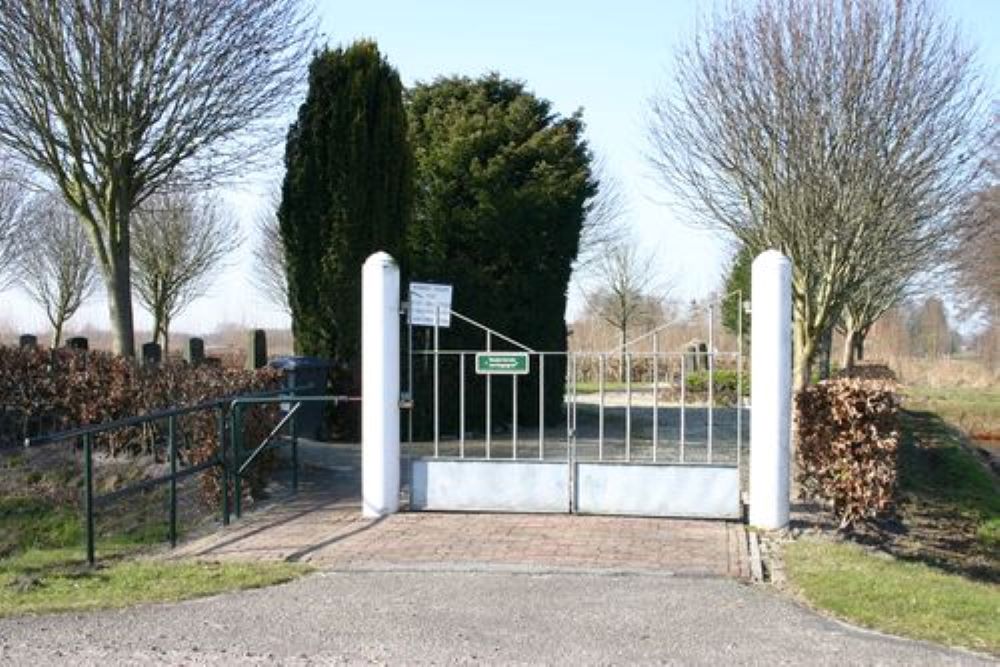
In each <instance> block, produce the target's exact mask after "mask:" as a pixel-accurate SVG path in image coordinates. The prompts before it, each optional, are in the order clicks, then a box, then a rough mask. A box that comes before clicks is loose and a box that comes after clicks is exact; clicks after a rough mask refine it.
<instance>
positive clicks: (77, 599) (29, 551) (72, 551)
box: [0, 497, 309, 617]
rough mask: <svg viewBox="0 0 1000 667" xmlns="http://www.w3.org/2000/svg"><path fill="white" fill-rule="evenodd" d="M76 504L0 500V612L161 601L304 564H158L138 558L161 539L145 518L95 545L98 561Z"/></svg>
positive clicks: (280, 575)
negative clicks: (90, 552) (87, 549)
mask: <svg viewBox="0 0 1000 667" xmlns="http://www.w3.org/2000/svg"><path fill="white" fill-rule="evenodd" d="M81 523H82V522H81V519H80V515H79V512H78V510H76V509H75V508H66V507H58V506H55V505H52V504H51V503H49V502H47V501H45V500H41V499H33V498H17V497H15V498H2V499H0V549H2V551H0V555H2V556H4V557H3V558H0V617H3V616H10V615H15V614H23V613H41V612H54V611H70V610H85V609H103V608H116V607H125V606H128V605H132V604H138V603H143V602H167V601H174V600H182V599H187V598H193V597H200V596H204V595H214V594H216V593H221V592H224V591H230V590H237V589H244V588H257V587H260V586H269V585H271V584H276V583H281V582H284V581H288V580H290V579H294V578H295V577H298V576H300V575H302V574H304V573H306V572H308V571H309V568H307V567H304V566H300V565H293V564H290V563H227V564H217V563H197V562H172V563H171V562H165V561H161V560H155V559H152V558H142V557H141V552H142V550H143V548H144V547H147V546H149V545H152V544H159V543H162V542H163V540H164V535H165V527H164V526H163V525H162V524H160V523H152V524H148V525H144V526H141V527H139V528H135V529H133V530H132V531H130V532H127V533H119V534H115V535H113V536H104V537H102V538H101V539H100V540H99V541H98V543H97V559H98V566H97V567H96V568H91V567H89V566H88V565H87V564H86V562H85V559H84V553H83V530H82V525H81Z"/></svg>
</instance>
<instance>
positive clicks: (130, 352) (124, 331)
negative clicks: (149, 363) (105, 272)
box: [107, 244, 135, 358]
mask: <svg viewBox="0 0 1000 667" xmlns="http://www.w3.org/2000/svg"><path fill="white" fill-rule="evenodd" d="M116 245H118V244H116ZM112 252H113V254H112V259H111V276H110V277H109V279H108V285H107V288H108V311H109V314H110V316H111V331H112V336H113V341H112V345H113V347H112V350H113V351H114V353H115V354H119V355H121V356H123V357H129V358H132V357H135V331H134V329H133V328H132V280H131V276H130V268H131V267H130V263H129V257H128V247H127V244H126V247H125V249H124V252H123V251H122V250H121V246H120V245H119V247H118V248H115V249H114V250H113V251H112ZM122 255H124V256H122Z"/></svg>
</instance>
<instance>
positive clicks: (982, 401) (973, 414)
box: [904, 387, 1000, 432]
mask: <svg viewBox="0 0 1000 667" xmlns="http://www.w3.org/2000/svg"><path fill="white" fill-rule="evenodd" d="M904 394H905V400H904V407H906V408H907V409H910V410H924V411H930V412H935V413H937V414H938V415H940V416H941V418H942V419H944V420H946V421H948V422H951V423H952V424H954V425H955V426H957V427H959V428H961V429H964V430H966V431H971V432H991V431H992V432H997V431H1000V388H995V389H968V388H956V387H949V388H946V389H934V388H930V387H908V388H907V389H906V391H905V392H904Z"/></svg>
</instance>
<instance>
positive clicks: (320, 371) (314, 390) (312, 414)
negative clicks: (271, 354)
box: [271, 357, 331, 440]
mask: <svg viewBox="0 0 1000 667" xmlns="http://www.w3.org/2000/svg"><path fill="white" fill-rule="evenodd" d="M271 366H272V367H273V368H277V369H278V370H280V371H283V372H284V374H285V389H288V390H290V391H291V390H298V394H299V395H300V396H301V395H309V396H322V395H323V394H325V393H326V385H327V380H328V378H329V375H330V367H331V364H330V361H329V360H327V359H320V358H318V357H279V358H277V359H275V360H273V361H272V362H271ZM325 409H326V404H324V403H303V404H302V407H300V408H299V409H298V410H297V411H296V412H295V432H296V433H297V434H298V435H301V436H303V437H306V438H312V439H314V440H322V439H323V437H324V435H325V433H324V429H323V411H324V410H325Z"/></svg>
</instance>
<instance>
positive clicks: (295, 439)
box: [288, 403, 302, 493]
mask: <svg viewBox="0 0 1000 667" xmlns="http://www.w3.org/2000/svg"><path fill="white" fill-rule="evenodd" d="M295 405H296V406H300V405H302V403H296V404H295ZM288 437H289V439H291V441H292V493H298V492H299V435H298V433H297V432H296V429H295V412H293V413H292V418H291V419H289V420H288Z"/></svg>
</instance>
